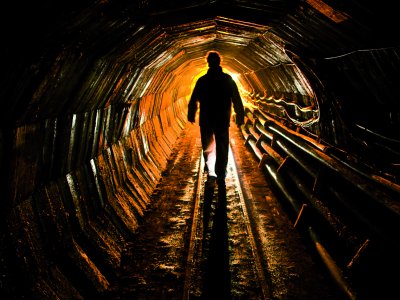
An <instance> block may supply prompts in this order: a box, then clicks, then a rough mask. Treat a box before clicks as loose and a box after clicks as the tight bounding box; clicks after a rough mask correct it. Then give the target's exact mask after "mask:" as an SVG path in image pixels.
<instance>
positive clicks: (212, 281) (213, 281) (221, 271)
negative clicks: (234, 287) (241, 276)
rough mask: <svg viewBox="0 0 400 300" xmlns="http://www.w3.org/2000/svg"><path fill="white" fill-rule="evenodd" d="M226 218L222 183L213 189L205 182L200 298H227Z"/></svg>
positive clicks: (225, 200) (227, 256) (228, 294)
mask: <svg viewBox="0 0 400 300" xmlns="http://www.w3.org/2000/svg"><path fill="white" fill-rule="evenodd" d="M215 192H216V193H215ZM214 194H215V197H214ZM227 221H228V217H227V197H226V187H225V184H223V185H218V186H217V189H216V186H215V185H211V186H209V185H206V186H205V189H204V207H203V250H204V251H203V255H204V256H205V257H204V260H205V276H204V288H203V299H230V281H231V280H230V279H231V278H230V271H229V245H228V223H227Z"/></svg>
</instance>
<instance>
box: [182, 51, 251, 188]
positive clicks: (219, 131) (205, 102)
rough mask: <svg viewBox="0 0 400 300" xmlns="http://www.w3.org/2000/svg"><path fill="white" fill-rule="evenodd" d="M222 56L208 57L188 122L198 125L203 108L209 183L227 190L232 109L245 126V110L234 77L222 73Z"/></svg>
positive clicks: (202, 130) (202, 122) (214, 53)
mask: <svg viewBox="0 0 400 300" xmlns="http://www.w3.org/2000/svg"><path fill="white" fill-rule="evenodd" d="M220 62H221V58H220V56H219V54H218V52H215V51H211V52H209V53H208V56H207V63H208V71H207V74H205V75H203V76H202V77H200V78H199V79H198V80H197V82H196V85H195V87H194V89H193V92H192V95H191V98H190V101H189V105H188V121H189V122H191V123H194V121H195V115H196V111H197V108H198V103H199V104H200V105H199V108H200V117H199V125H200V134H201V145H202V149H203V156H204V160H205V163H206V170H207V171H208V179H207V183H209V184H214V183H215V181H216V180H217V182H218V185H223V186H225V176H226V168H227V165H228V152H229V126H230V120H231V108H232V104H233V108H234V110H235V113H236V124H237V125H238V126H240V125H242V124H243V122H244V108H243V103H242V99H241V98H240V94H239V90H238V88H237V85H236V83H235V81H233V79H232V77H231V76H230V75H228V74H226V73H224V72H223V71H222V68H221V66H220Z"/></svg>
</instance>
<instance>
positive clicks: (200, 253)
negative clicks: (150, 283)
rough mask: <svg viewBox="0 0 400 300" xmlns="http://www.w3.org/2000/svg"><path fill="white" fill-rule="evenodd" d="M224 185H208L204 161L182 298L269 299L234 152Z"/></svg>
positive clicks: (197, 192) (196, 197) (200, 165)
mask: <svg viewBox="0 0 400 300" xmlns="http://www.w3.org/2000/svg"><path fill="white" fill-rule="evenodd" d="M229 154H230V155H229V163H228V174H227V180H226V187H225V188H223V187H219V186H218V185H216V186H211V187H210V186H207V184H206V183H205V181H206V177H207V175H206V174H204V172H203V168H204V163H203V160H201V163H200V164H199V173H198V174H199V176H198V178H199V180H198V183H197V189H196V193H195V197H194V198H195V199H194V203H195V204H194V212H193V222H192V228H191V236H190V244H189V251H188V259H187V267H186V274H185V287H184V295H183V299H193V298H204V296H205V297H206V298H210V299H211V298H213V297H216V298H220V299H221V298H225V299H232V298H234V299H239V298H246V299H268V298H269V297H268V294H269V292H268V284H267V282H266V278H265V275H264V269H263V267H262V264H261V259H260V255H259V250H258V249H257V243H256V241H255V239H254V235H253V230H252V228H251V224H250V217H249V215H248V212H247V208H246V202H245V199H244V195H243V191H242V186H241V185H242V184H241V182H240V180H239V177H238V174H237V169H236V165H235V161H234V158H233V155H232V151H231V150H230V152H229Z"/></svg>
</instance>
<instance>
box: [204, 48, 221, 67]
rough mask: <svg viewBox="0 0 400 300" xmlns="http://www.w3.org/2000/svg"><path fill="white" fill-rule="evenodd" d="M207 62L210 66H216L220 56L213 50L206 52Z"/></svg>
mask: <svg viewBox="0 0 400 300" xmlns="http://www.w3.org/2000/svg"><path fill="white" fill-rule="evenodd" d="M207 62H208V66H209V67H210V68H212V67H218V66H219V64H220V62H221V58H220V57H219V54H218V52H215V51H210V52H208V56H207Z"/></svg>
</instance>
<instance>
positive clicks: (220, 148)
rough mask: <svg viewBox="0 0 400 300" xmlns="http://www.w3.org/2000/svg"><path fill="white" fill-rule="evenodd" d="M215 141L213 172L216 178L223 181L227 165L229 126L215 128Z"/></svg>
mask: <svg viewBox="0 0 400 300" xmlns="http://www.w3.org/2000/svg"><path fill="white" fill-rule="evenodd" d="M215 141H216V150H217V157H216V164H215V172H216V174H217V177H218V180H221V181H224V180H225V176H226V168H227V165H228V153H229V127H225V128H218V129H217V130H215Z"/></svg>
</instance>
